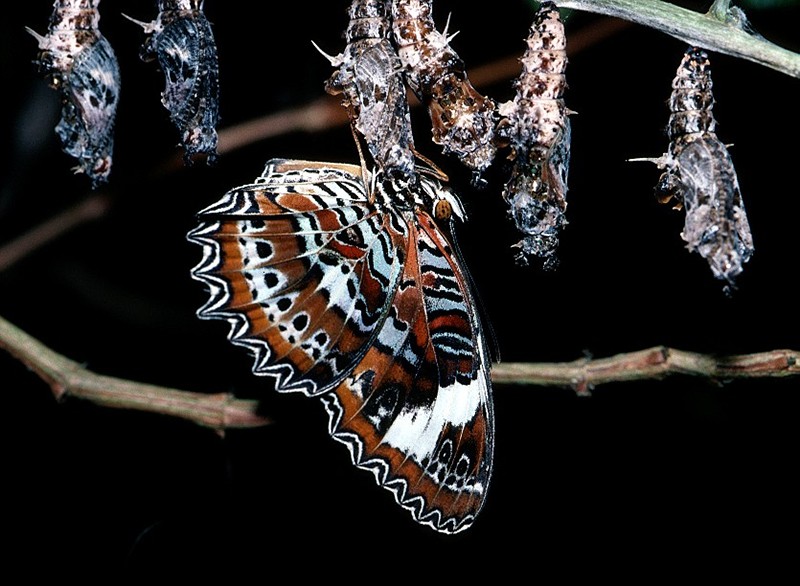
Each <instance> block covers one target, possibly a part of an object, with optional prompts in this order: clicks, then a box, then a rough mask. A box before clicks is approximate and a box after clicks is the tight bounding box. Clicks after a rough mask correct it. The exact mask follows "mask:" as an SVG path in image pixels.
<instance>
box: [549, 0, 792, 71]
mask: <svg viewBox="0 0 800 586" xmlns="http://www.w3.org/2000/svg"><path fill="white" fill-rule="evenodd" d="M557 4H558V7H559V8H572V9H575V10H584V11H587V12H596V13H598V14H605V15H607V16H614V17H616V18H622V19H624V20H629V21H631V22H635V23H637V24H642V25H645V26H649V27H652V28H654V29H656V30H659V31H661V32H662V33H666V34H668V35H672V36H673V37H675V38H677V39H680V40H681V41H683V42H685V43H687V44H689V45H692V46H695V47H701V48H703V49H707V50H709V51H716V52H717V53H724V54H726V55H731V56H733V57H739V58H742V59H747V60H748V61H752V62H754V63H758V64H759V65H765V66H767V67H770V68H772V69H775V70H776V71H780V72H781V73H785V74H786V75H791V76H792V77H796V78H800V54H797V53H793V52H792V51H789V50H787V49H784V48H783V47H779V46H778V45H776V44H774V43H771V42H770V41H768V40H766V39H765V38H763V37H761V36H759V35H758V34H755V33H753V32H752V31H750V30H749V27H748V26H747V20H746V18H745V17H744V13H743V12H742V11H741V10H739V9H737V8H728V7H727V2H715V3H714V5H713V6H712V7H711V9H710V10H709V11H708V12H707V13H706V14H701V13H699V12H693V11H691V10H687V9H686V8H681V7H679V6H675V5H674V4H669V3H668V2H660V1H658V0H562V1H558V2H557Z"/></svg>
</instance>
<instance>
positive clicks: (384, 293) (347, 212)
mask: <svg viewBox="0 0 800 586" xmlns="http://www.w3.org/2000/svg"><path fill="white" fill-rule="evenodd" d="M422 180H423V181H432V180H429V179H427V178H423V179H422ZM371 200H372V198H371V197H370V194H368V192H367V189H366V187H365V183H364V180H363V179H362V176H361V169H360V168H359V167H356V166H351V165H336V164H330V163H324V164H323V163H312V162H307V161H286V160H273V161H270V162H269V163H268V164H267V167H266V169H265V171H264V173H263V175H262V176H261V177H260V178H259V179H258V180H257V181H256V183H254V184H252V185H246V186H243V187H239V188H237V189H233V190H231V191H230V192H228V193H227V194H226V195H225V196H224V197H223V198H222V200H220V201H219V202H217V203H216V204H213V205H212V206H210V207H208V208H206V209H205V210H203V211H202V212H201V213H200V218H201V220H202V223H201V224H200V225H199V226H198V227H197V228H196V229H195V230H193V231H192V232H191V233H190V234H189V238H190V240H192V241H194V242H196V243H198V244H201V245H202V246H203V259H202V261H201V262H200V264H199V265H198V266H197V267H196V268H195V269H194V271H193V275H194V277H195V278H197V279H198V280H200V281H203V282H205V283H206V284H207V285H208V287H209V289H210V299H209V301H208V302H207V303H206V304H205V305H204V306H203V307H202V308H201V309H200V310H199V312H198V314H199V315H200V317H202V318H205V319H222V320H226V321H228V322H229V323H230V325H231V329H230V332H229V336H228V337H229V339H230V340H231V341H232V342H233V343H234V344H238V345H241V346H244V347H246V348H248V349H250V350H251V351H252V352H253V354H254V357H255V364H254V367H253V370H254V372H255V373H256V374H262V375H270V376H272V377H274V378H275V381H276V388H277V390H279V391H302V392H304V393H306V394H308V395H315V396H319V397H320V398H321V399H322V400H323V402H324V404H325V407H326V409H327V410H328V412H329V414H330V418H331V419H330V432H331V434H332V435H333V437H334V438H335V439H337V440H339V441H341V442H342V443H345V444H346V445H347V446H348V448H349V450H350V454H351V456H352V459H353V462H354V463H355V464H356V465H357V466H359V467H361V468H365V469H368V470H370V471H372V472H373V474H374V475H375V478H376V479H377V481H378V483H379V484H380V485H381V486H384V487H385V488H387V489H389V490H391V491H392V492H393V494H394V496H395V499H396V500H397V502H398V503H399V504H400V505H402V506H403V507H404V508H406V509H408V510H409V511H411V513H412V515H413V517H414V519H415V520H417V521H418V522H420V523H424V524H426V525H429V526H431V527H433V528H434V529H437V530H439V531H443V532H448V533H452V532H457V531H460V530H462V529H465V528H466V527H468V526H469V525H470V524H471V523H472V521H473V519H474V517H475V515H476V514H477V512H478V511H479V510H480V508H481V506H482V504H483V501H484V498H485V493H486V488H487V485H488V481H489V476H490V474H491V463H492V445H493V432H494V431H493V430H494V425H493V413H492V408H491V400H490V397H489V393H490V384H489V378H488V370H487V368H488V364H487V363H486V353H485V351H484V341H483V339H482V334H481V329H480V324H479V323H478V318H477V316H476V314H475V311H474V309H473V308H474V305H473V303H472V299H471V298H470V296H469V295H470V294H469V288H468V285H467V279H466V277H465V275H464V274H463V272H462V271H461V269H460V268H459V266H458V265H457V264H456V261H455V260H454V255H453V251H452V250H451V248H450V244H449V243H448V242H447V240H446V238H445V237H444V236H443V234H442V233H441V232H440V230H439V229H438V227H437V226H436V225H435V224H434V222H433V220H432V219H431V217H430V216H429V215H428V214H427V213H426V212H425V211H423V210H421V209H417V210H415V211H411V210H399V209H396V208H395V207H394V206H391V205H389V206H387V205H384V203H385V202H382V201H381V200H380V199H378V200H377V201H376V202H374V203H373V202H372V201H371Z"/></svg>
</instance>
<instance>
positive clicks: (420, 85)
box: [392, 0, 496, 179]
mask: <svg viewBox="0 0 800 586" xmlns="http://www.w3.org/2000/svg"><path fill="white" fill-rule="evenodd" d="M432 10H433V9H432V0H392V25H393V32H394V40H395V44H396V45H397V47H398V51H397V52H398V55H399V56H400V60H401V61H402V62H403V65H404V66H405V72H406V78H407V80H408V84H409V86H410V87H411V89H412V90H413V91H414V93H415V94H416V96H417V97H418V98H419V99H420V101H421V102H422V103H423V104H425V105H426V106H427V107H428V113H429V114H430V117H431V122H432V124H433V140H434V142H436V143H437V144H440V145H442V146H443V147H444V152H445V153H450V154H452V155H455V156H457V157H458V158H459V160H460V161H461V162H462V163H463V164H464V165H466V166H467V167H469V168H470V169H472V170H473V171H475V173H476V179H477V178H479V176H480V174H481V173H482V172H484V171H485V170H486V169H487V168H488V167H489V166H490V165H491V164H492V160H493V159H494V156H495V152H496V147H495V144H494V132H495V103H494V100H492V99H491V98H488V97H485V96H482V95H481V94H480V93H478V92H477V90H475V88H474V87H473V86H472V84H471V83H470V81H469V79H468V78H467V74H466V71H465V68H464V62H463V61H462V60H461V58H460V57H459V56H458V54H457V53H456V52H455V51H454V50H453V49H452V48H451V47H450V38H448V36H447V30H445V31H444V32H443V33H440V32H439V31H437V30H436V27H435V24H434V22H433V18H432V15H431V13H432Z"/></svg>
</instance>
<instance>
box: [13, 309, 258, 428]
mask: <svg viewBox="0 0 800 586" xmlns="http://www.w3.org/2000/svg"><path fill="white" fill-rule="evenodd" d="M0 348H3V349H5V350H7V351H8V352H9V353H10V354H11V355H12V356H14V357H16V358H17V359H19V360H20V361H21V362H23V363H24V364H25V365H26V366H27V367H28V368H30V369H31V370H33V371H34V372H35V373H36V374H37V375H39V377H40V378H41V379H42V380H44V381H45V382H46V383H48V384H49V385H50V388H51V389H52V391H53V395H54V396H55V398H56V399H57V400H63V399H65V398H66V397H76V398H79V399H85V400H87V401H91V402H92V403H96V404H98V405H102V406H104V407H113V408H118V409H135V410H139V411H147V412H151V413H160V414H163V415H170V416H173V417H180V418H183V419H187V420H189V421H192V422H194V423H197V424H198V425H202V426H204V427H209V428H211V429H214V430H216V431H217V432H219V433H223V432H224V431H225V430H226V429H230V428H242V427H261V426H264V425H268V424H269V423H270V420H269V419H268V418H267V417H265V416H263V415H261V414H259V413H258V402H257V401H250V400H243V399H236V398H234V397H233V396H232V395H230V394H229V393H215V394H206V393H196V392H190V391H181V390H177V389H171V388H167V387H159V386H156V385H148V384H143V383H137V382H133V381H129V380H124V379H119V378H114V377H111V376H103V375H99V374H96V373H94V372H92V371H90V370H88V369H86V368H85V367H83V366H82V365H80V364H78V363H77V362H75V361H73V360H70V359H69V358H66V357H64V356H62V355H61V354H58V353H57V352H54V351H53V350H51V349H50V348H48V347H47V346H45V345H44V344H42V343H41V342H39V341H38V340H36V339H35V338H33V337H31V336H30V335H28V334H26V333H25V332H23V331H22V330H20V329H19V328H17V327H16V326H14V325H12V324H11V323H9V322H8V321H6V320H5V319H3V318H2V317H0Z"/></svg>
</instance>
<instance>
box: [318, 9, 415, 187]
mask: <svg viewBox="0 0 800 586" xmlns="http://www.w3.org/2000/svg"><path fill="white" fill-rule="evenodd" d="M387 4H388V3H387V2H383V1H382V0H354V1H353V2H352V3H351V5H350V9H349V11H348V14H349V16H350V21H349V24H348V26H347V31H346V33H345V39H346V41H347V46H346V47H345V50H344V51H343V52H342V53H341V54H339V55H337V56H335V57H330V56H327V55H326V57H328V59H329V60H330V62H331V64H332V65H333V66H334V67H336V68H337V69H336V71H335V72H334V74H333V75H332V76H331V77H330V79H328V81H327V83H326V85H325V89H326V90H327V91H328V93H331V94H334V95H336V94H342V95H343V98H342V104H343V105H344V106H345V108H346V109H347V112H348V114H349V116H350V120H351V121H352V123H353V126H354V127H355V130H356V131H357V132H358V133H360V134H361V135H362V136H363V137H364V140H365V141H366V143H367V146H368V148H369V151H370V154H371V155H372V159H373V161H374V162H375V163H376V164H377V165H378V167H379V168H380V169H382V170H383V171H384V173H385V174H386V175H387V176H391V177H394V178H395V179H396V180H398V181H406V182H408V181H414V180H415V178H416V171H415V167H414V139H413V136H412V132H411V114H410V112H409V108H408V99H407V97H406V86H405V80H404V79H403V74H402V69H403V65H402V63H401V62H400V58H399V57H398V56H397V52H396V51H395V49H394V46H393V45H392V42H391V39H390V33H391V31H390V29H391V22H390V18H389V7H388V6H387ZM323 55H324V53H323Z"/></svg>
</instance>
